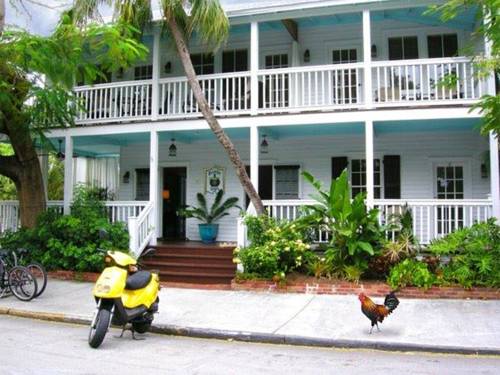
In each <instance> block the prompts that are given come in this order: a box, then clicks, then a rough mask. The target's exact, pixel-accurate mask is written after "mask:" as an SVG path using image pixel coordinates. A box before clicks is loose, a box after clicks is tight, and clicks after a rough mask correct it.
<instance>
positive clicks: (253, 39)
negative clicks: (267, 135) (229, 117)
mask: <svg viewBox="0 0 500 375" xmlns="http://www.w3.org/2000/svg"><path fill="white" fill-rule="evenodd" d="M258 71H259V24H258V23H257V22H252V24H251V26H250V108H251V113H252V115H256V114H257V111H258V108H259V80H258V76H257V72H258Z"/></svg>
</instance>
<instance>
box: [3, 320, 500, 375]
mask: <svg viewBox="0 0 500 375" xmlns="http://www.w3.org/2000/svg"><path fill="white" fill-rule="evenodd" d="M87 333H88V329H87V327H85V326H79V325H71V324H63V323H52V322H44V321H37V320H31V319H24V318H15V317H8V316H5V315H4V316H0V339H1V341H0V342H1V348H0V374H2V375H10V374H16V375H17V374H22V375H24V374H36V375H38V374H42V375H45V374H50V375H58V374H116V375H121V374H134V375H137V374H141V373H142V374H259V375H261V374H267V373H269V374H298V373H300V374H370V375H373V374H384V375H387V374H403V373H405V372H406V373H411V374H469V375H470V374H498V369H499V368H500V357H476V356H459V355H436V354H423V353H389V352H381V351H371V350H338V349H324V348H307V347H296V346H282V345H266V344H248V343H241V342H228V341H218V340H204V339H192V338H183V337H173V336H162V335H155V334H146V335H145V337H146V339H145V340H142V341H134V340H132V339H131V335H130V332H127V333H126V334H125V337H124V338H121V339H119V338H117V337H116V336H118V334H119V333H120V331H119V330H115V329H113V330H111V331H110V332H108V334H107V336H106V338H105V341H104V343H103V344H102V346H101V347H100V348H99V349H97V350H96V349H91V348H90V347H89V346H88V345H87Z"/></svg>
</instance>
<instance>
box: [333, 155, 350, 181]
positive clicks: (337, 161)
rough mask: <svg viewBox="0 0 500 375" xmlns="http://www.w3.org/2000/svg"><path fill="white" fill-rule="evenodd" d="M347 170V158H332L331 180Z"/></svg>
mask: <svg viewBox="0 0 500 375" xmlns="http://www.w3.org/2000/svg"><path fill="white" fill-rule="evenodd" d="M346 168H347V156H338V157H335V158H332V180H333V179H334V178H337V177H339V176H340V174H341V173H342V171H343V170H344V169H346Z"/></svg>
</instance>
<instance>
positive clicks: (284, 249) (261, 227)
mask: <svg viewBox="0 0 500 375" xmlns="http://www.w3.org/2000/svg"><path fill="white" fill-rule="evenodd" d="M245 223H246V224H247V228H248V237H249V239H250V241H251V245H250V246H248V247H246V248H243V249H241V250H240V249H237V250H236V251H235V256H236V262H241V263H242V264H243V267H244V270H245V273H251V274H256V275H259V276H261V277H266V278H271V277H273V278H278V279H279V280H283V279H284V278H285V277H286V275H287V274H288V273H290V272H291V271H293V270H296V269H298V268H300V267H302V266H303V265H304V264H305V258H306V257H308V253H310V252H311V251H310V245H309V244H308V243H306V242H304V240H303V238H304V232H303V230H302V229H301V227H300V226H298V225H297V223H295V222H294V221H277V220H275V219H273V218H269V217H267V216H258V217H255V216H254V217H252V216H248V217H246V218H245Z"/></svg>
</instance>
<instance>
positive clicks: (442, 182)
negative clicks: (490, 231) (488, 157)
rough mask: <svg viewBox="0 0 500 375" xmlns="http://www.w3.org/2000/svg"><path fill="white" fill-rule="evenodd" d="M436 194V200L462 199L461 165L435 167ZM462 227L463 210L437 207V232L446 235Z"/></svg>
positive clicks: (454, 207)
mask: <svg viewBox="0 0 500 375" xmlns="http://www.w3.org/2000/svg"><path fill="white" fill-rule="evenodd" d="M436 192H437V198H438V199H464V167H463V165H452V164H451V163H450V164H448V165H438V166H436ZM463 226H464V208H463V207H460V206H446V205H445V206H438V207H437V232H438V234H439V235H446V234H448V233H450V232H453V231H454V230H457V229H459V228H463Z"/></svg>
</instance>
